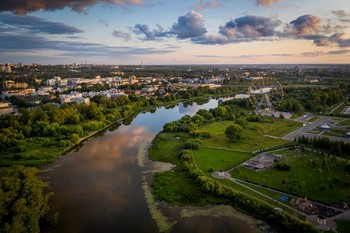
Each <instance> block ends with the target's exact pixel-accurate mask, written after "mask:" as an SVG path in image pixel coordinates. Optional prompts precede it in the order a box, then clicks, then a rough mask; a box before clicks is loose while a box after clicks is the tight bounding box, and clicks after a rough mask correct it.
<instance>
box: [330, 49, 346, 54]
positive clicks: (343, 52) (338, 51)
mask: <svg viewBox="0 0 350 233" xmlns="http://www.w3.org/2000/svg"><path fill="white" fill-rule="evenodd" d="M349 53H350V50H347V49H342V50H336V51H329V52H328V54H332V55H342V54H349Z"/></svg>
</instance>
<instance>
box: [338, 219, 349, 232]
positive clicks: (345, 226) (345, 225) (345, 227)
mask: <svg viewBox="0 0 350 233" xmlns="http://www.w3.org/2000/svg"><path fill="white" fill-rule="evenodd" d="M335 222H336V223H337V231H338V232H339V233H349V232H350V221H349V220H348V221H346V220H335Z"/></svg>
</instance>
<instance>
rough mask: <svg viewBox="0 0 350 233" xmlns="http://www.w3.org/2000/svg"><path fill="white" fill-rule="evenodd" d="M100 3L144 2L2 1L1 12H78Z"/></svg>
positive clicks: (126, 0)
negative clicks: (68, 9)
mask: <svg viewBox="0 0 350 233" xmlns="http://www.w3.org/2000/svg"><path fill="white" fill-rule="evenodd" d="M98 3H105V4H110V5H120V6H126V5H141V4H142V3H143V0H2V1H0V12H3V11H11V12H14V13H16V14H27V13H28V12H33V11H38V10H51V11H52V10H61V9H63V8H70V9H72V10H74V11H77V12H82V11H84V9H85V8H87V7H90V6H93V5H95V4H98Z"/></svg>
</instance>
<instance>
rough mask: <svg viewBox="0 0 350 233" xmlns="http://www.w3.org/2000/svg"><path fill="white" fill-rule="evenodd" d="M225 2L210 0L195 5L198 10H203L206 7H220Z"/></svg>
mask: <svg viewBox="0 0 350 233" xmlns="http://www.w3.org/2000/svg"><path fill="white" fill-rule="evenodd" d="M222 5H223V4H222V3H220V2H218V1H216V0H210V1H199V2H197V3H196V4H195V5H194V8H195V9H196V10H198V11H200V10H203V9H205V8H216V7H220V6H222Z"/></svg>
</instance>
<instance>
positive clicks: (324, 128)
mask: <svg viewBox="0 0 350 233" xmlns="http://www.w3.org/2000/svg"><path fill="white" fill-rule="evenodd" d="M320 129H321V130H330V129H331V127H329V126H328V125H327V124H323V125H321V126H320Z"/></svg>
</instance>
